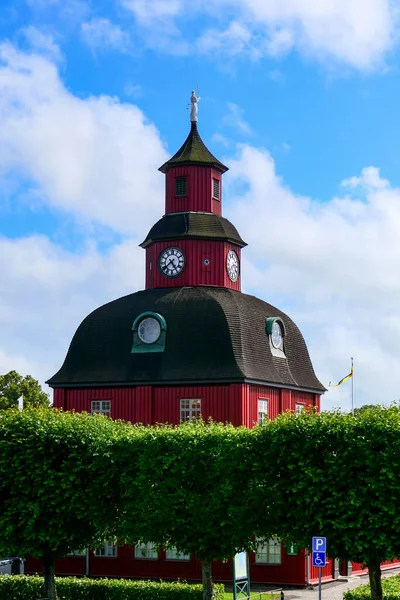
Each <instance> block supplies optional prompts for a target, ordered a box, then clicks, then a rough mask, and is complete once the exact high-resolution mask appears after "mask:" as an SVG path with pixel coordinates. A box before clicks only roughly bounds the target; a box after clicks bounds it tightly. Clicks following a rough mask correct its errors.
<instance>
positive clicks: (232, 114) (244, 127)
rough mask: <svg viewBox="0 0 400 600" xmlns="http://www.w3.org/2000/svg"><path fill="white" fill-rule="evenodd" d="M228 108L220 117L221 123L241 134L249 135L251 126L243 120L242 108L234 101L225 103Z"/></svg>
mask: <svg viewBox="0 0 400 600" xmlns="http://www.w3.org/2000/svg"><path fill="white" fill-rule="evenodd" d="M227 107H228V110H227V112H226V114H225V115H224V117H223V119H222V124H223V125H225V126H228V127H233V128H234V129H236V130H237V131H239V132H240V133H241V134H244V135H250V134H251V127H250V125H249V124H248V123H247V121H245V120H244V118H243V114H244V110H243V108H241V107H240V106H238V105H237V104H235V103H234V102H228V103H227Z"/></svg>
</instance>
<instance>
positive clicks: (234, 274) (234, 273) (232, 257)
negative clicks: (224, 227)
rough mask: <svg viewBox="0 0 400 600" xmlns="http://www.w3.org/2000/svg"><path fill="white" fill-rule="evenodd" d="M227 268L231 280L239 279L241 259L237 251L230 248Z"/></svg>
mask: <svg viewBox="0 0 400 600" xmlns="http://www.w3.org/2000/svg"><path fill="white" fill-rule="evenodd" d="M226 270H227V272H228V276H229V279H230V280H231V281H237V278H238V277H239V259H238V257H237V254H236V252H234V251H233V250H229V252H228V256H227V257H226Z"/></svg>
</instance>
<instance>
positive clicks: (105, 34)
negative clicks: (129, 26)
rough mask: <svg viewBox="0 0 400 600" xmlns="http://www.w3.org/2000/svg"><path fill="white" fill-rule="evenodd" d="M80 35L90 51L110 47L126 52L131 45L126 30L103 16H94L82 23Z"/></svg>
mask: <svg viewBox="0 0 400 600" xmlns="http://www.w3.org/2000/svg"><path fill="white" fill-rule="evenodd" d="M81 37H82V39H83V41H84V42H85V43H86V44H87V45H88V46H89V48H90V49H91V50H92V51H97V50H102V49H105V48H111V49H112V50H118V51H119V52H127V51H128V50H129V48H130V46H131V40H130V36H129V34H128V32H127V31H124V30H123V29H122V28H121V27H120V26H119V25H114V24H113V23H111V21H110V20H109V19H105V18H99V17H96V18H93V19H91V20H90V21H87V22H86V23H82V25H81Z"/></svg>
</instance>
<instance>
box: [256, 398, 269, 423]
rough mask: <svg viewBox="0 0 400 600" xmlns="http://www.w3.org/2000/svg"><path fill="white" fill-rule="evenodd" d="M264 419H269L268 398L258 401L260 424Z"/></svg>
mask: <svg viewBox="0 0 400 600" xmlns="http://www.w3.org/2000/svg"><path fill="white" fill-rule="evenodd" d="M264 421H268V400H259V401H258V424H259V425H262V424H263V423H264Z"/></svg>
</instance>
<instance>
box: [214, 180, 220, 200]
mask: <svg viewBox="0 0 400 600" xmlns="http://www.w3.org/2000/svg"><path fill="white" fill-rule="evenodd" d="M213 198H215V199H216V200H219V179H213Z"/></svg>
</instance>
